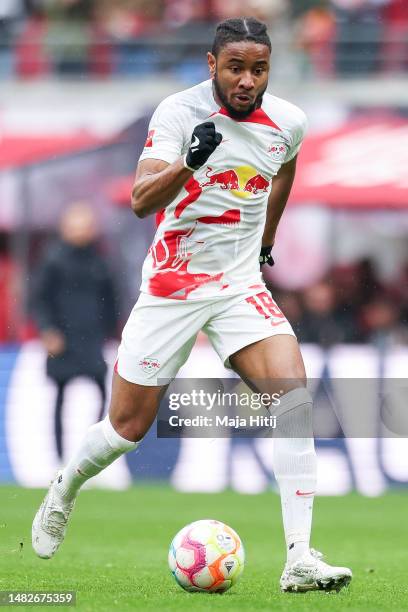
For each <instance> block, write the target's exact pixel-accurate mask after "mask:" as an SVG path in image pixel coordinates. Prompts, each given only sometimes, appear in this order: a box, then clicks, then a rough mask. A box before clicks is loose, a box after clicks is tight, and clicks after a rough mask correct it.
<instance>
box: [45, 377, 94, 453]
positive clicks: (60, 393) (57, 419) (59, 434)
mask: <svg viewBox="0 0 408 612" xmlns="http://www.w3.org/2000/svg"><path fill="white" fill-rule="evenodd" d="M71 380H73V379H70V380H65V381H64V382H60V381H58V382H57V383H56V385H57V397H56V400H55V406H54V435H55V445H56V449H57V455H58V458H59V459H60V460H62V459H63V454H64V449H63V431H62V412H63V409H64V395H65V388H66V386H67V384H68V383H69V382H71ZM92 380H93V382H94V383H95V384H96V386H97V387H98V390H99V395H100V404H99V413H98V418H97V419H96V422H98V421H101V420H102V419H103V415H104V411H105V402H106V388H105V378H104V377H103V378H92Z"/></svg>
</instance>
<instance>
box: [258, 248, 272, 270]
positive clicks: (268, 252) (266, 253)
mask: <svg viewBox="0 0 408 612" xmlns="http://www.w3.org/2000/svg"><path fill="white" fill-rule="evenodd" d="M265 264H268V266H273V265H274V264H275V261H274V259H273V257H272V247H271V246H263V247H261V252H260V254H259V265H260V266H261V267H262V266H264V265H265Z"/></svg>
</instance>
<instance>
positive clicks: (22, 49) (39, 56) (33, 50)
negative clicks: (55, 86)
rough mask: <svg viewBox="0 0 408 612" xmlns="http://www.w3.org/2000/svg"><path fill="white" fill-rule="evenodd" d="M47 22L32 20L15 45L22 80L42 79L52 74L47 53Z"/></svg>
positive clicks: (18, 71) (37, 19) (17, 71)
mask: <svg viewBox="0 0 408 612" xmlns="http://www.w3.org/2000/svg"><path fill="white" fill-rule="evenodd" d="M46 33H47V24H46V21H45V20H43V19H41V18H34V19H30V20H29V21H28V22H27V25H26V26H25V28H24V29H23V30H22V32H21V34H20V35H19V38H18V39H17V43H16V45H15V57H16V73H17V75H18V76H19V77H22V78H35V77H41V76H44V75H46V74H48V73H49V72H50V62H49V59H48V57H47V54H46V51H45V36H46Z"/></svg>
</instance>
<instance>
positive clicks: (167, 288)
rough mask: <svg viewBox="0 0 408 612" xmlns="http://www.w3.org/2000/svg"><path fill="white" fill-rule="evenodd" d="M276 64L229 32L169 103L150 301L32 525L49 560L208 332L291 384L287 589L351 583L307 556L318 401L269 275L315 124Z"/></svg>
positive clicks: (161, 137)
mask: <svg viewBox="0 0 408 612" xmlns="http://www.w3.org/2000/svg"><path fill="white" fill-rule="evenodd" d="M270 54H271V42H270V40H269V37H268V35H267V32H266V27H265V25H264V24H262V23H260V22H259V21H257V20H256V19H252V18H237V19H227V20H226V21H224V22H222V23H220V24H219V25H218V27H217V30H216V34H215V39H214V43H213V47H212V52H211V53H208V65H209V70H210V77H211V78H210V79H209V80H208V81H205V82H203V83H200V84H199V85H196V86H195V87H192V88H191V89H187V90H186V91H182V92H180V93H177V94H175V95H172V96H170V97H168V98H166V99H165V100H164V101H163V102H162V103H161V104H160V105H159V106H158V108H157V109H156V111H155V113H154V115H153V117H152V120H151V123H150V127H149V133H148V138H147V141H146V145H145V148H144V151H143V153H142V155H141V157H140V160H139V164H138V167H137V172H136V178H135V183H134V187H133V192H132V208H133V210H134V212H135V213H136V215H137V216H138V217H141V218H143V217H146V216H147V215H150V214H152V213H158V215H157V216H158V228H157V232H156V235H155V237H154V240H153V244H152V246H151V247H150V249H149V251H148V254H147V257H146V260H145V263H144V267H143V281H142V286H141V296H140V298H139V300H138V302H137V304H136V305H135V307H134V309H133V311H132V312H131V314H130V317H129V320H128V322H127V324H126V326H125V328H124V330H123V336H122V342H121V345H120V347H119V351H118V360H117V363H116V367H115V373H114V377H113V387H112V401H111V406H110V410H109V415H108V416H107V417H106V418H105V419H104V420H103V421H101V422H100V423H97V424H96V425H93V426H92V427H90V428H89V430H88V432H87V434H86V436H85V438H84V440H83V442H82V445H81V446H80V448H79V450H78V451H77V453H76V454H75V455H74V456H73V457H72V458H71V460H70V461H69V463H68V464H67V466H66V467H65V468H64V469H63V470H62V471H61V472H60V473H59V474H58V475H57V478H56V479H55V481H54V482H53V483H52V484H51V487H50V489H49V492H48V494H47V496H46V498H45V500H44V502H43V504H42V506H41V508H40V509H39V511H38V513H37V515H36V517H35V519H34V523H33V547H34V549H35V551H36V553H37V554H38V555H39V556H40V557H43V558H49V557H52V555H53V554H54V553H55V552H56V551H57V549H58V547H59V545H60V544H61V542H62V540H63V538H64V536H65V530H66V525H67V521H68V517H69V514H70V512H71V510H72V508H73V505H74V503H75V498H76V496H77V493H78V491H79V489H80V487H81V485H82V484H83V483H84V482H85V481H86V480H88V479H89V478H91V477H92V476H94V475H95V474H98V473H99V472H100V471H101V470H103V469H104V468H105V467H106V466H108V465H109V464H110V463H112V461H114V460H115V459H116V458H117V457H119V456H120V455H122V454H123V453H125V452H127V451H131V450H133V449H134V448H136V447H137V446H138V444H139V442H140V440H141V439H142V438H143V436H144V435H145V433H146V432H147V431H148V429H149V427H150V426H151V424H152V423H153V421H154V418H155V416H156V412H157V409H158V404H159V401H160V398H161V397H162V395H163V393H164V391H165V388H166V387H165V386H164V384H163V379H164V380H166V379H172V378H174V377H175V376H176V374H177V371H178V370H179V368H180V367H181V366H182V365H183V364H184V363H185V361H186V360H187V358H188V356H189V354H190V351H191V349H192V347H193V344H194V341H195V338H196V336H197V333H198V332H199V331H200V330H203V331H204V332H205V333H206V334H207V335H208V337H209V339H210V341H211V343H212V344H213V346H214V348H215V350H216V352H217V353H218V355H219V356H220V358H221V359H222V361H223V362H224V363H225V364H226V365H227V366H228V367H232V368H233V369H234V370H235V371H236V372H238V374H239V375H240V376H241V377H242V378H243V379H244V380H246V381H252V382H253V381H263V382H262V384H261V386H262V385H263V390H266V389H267V388H268V385H270V388H273V381H275V382H276V380H279V381H280V382H279V384H280V385H282V384H285V389H284V391H285V393H284V394H283V395H282V397H281V401H280V405H279V407H278V413H277V419H278V431H277V435H276V438H275V440H274V442H273V444H274V450H273V453H274V471H275V476H276V479H277V481H278V484H279V488H280V495H281V501H282V514H283V525H284V531H285V538H286V545H287V562H286V565H285V568H284V570H283V573H282V576H281V580H280V585H281V589H282V590H283V591H309V590H317V589H322V590H332V589H336V590H338V589H340V588H341V587H342V586H344V585H346V584H348V583H349V582H350V580H351V575H352V574H351V571H350V570H349V569H347V568H344V567H332V566H330V565H328V564H326V563H325V562H323V561H322V559H321V555H320V553H317V552H316V551H314V550H313V549H311V548H310V547H309V540H310V530H311V521H312V505H313V497H314V493H315V489H316V455H315V450H314V442H313V435H312V433H311V428H310V423H311V415H312V401H311V397H310V395H309V394H308V392H307V390H306V388H305V369H304V365H303V361H302V357H301V354H300V351H299V347H298V343H297V341H296V337H295V335H294V333H293V330H292V328H291V326H290V324H289V323H288V321H287V320H286V318H285V316H284V315H283V313H282V312H281V311H280V310H279V308H278V307H277V305H276V304H275V302H274V301H273V299H272V296H271V294H270V293H269V292H268V290H267V289H266V287H265V285H264V283H263V281H262V277H261V274H260V268H259V263H261V264H263V263H269V264H272V263H273V259H272V256H271V249H272V246H273V243H274V239H275V233H276V229H277V226H278V222H279V220H280V217H281V215H282V212H283V210H284V208H285V205H286V201H287V198H288V196H289V192H290V189H291V186H292V183H293V179H294V175H295V167H296V157H297V153H298V151H299V148H300V145H301V141H302V138H303V136H304V132H305V123H306V120H305V116H304V114H303V112H302V111H301V110H300V109H299V108H297V107H296V106H293V105H292V104H290V103H289V102H286V101H285V100H282V99H280V98H277V97H275V96H272V95H270V94H268V93H266V88H267V84H268V74H269V65H270ZM259 252H261V255H260V256H259ZM283 381H286V382H285V383H284V382H283Z"/></svg>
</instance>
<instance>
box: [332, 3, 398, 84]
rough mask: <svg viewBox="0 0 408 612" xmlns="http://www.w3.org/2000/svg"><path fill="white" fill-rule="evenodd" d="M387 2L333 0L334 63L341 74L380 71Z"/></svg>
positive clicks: (366, 73) (353, 74)
mask: <svg viewBox="0 0 408 612" xmlns="http://www.w3.org/2000/svg"><path fill="white" fill-rule="evenodd" d="M386 3H388V0H331V4H332V6H333V8H334V10H335V15H336V22H337V27H336V42H335V64H336V72H337V73H338V74H339V75H342V76H358V75H368V74H372V73H374V72H376V71H378V69H379V66H380V51H381V41H382V39H383V36H384V27H383V23H382V20H381V11H382V6H383V5H385V4H386Z"/></svg>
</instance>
